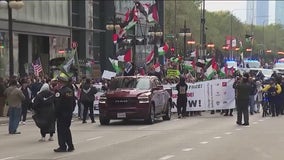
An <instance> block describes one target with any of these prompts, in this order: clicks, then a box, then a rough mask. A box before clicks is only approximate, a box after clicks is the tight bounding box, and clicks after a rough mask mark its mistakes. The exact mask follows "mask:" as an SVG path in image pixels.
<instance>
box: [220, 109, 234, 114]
mask: <svg viewBox="0 0 284 160" xmlns="http://www.w3.org/2000/svg"><path fill="white" fill-rule="evenodd" d="M229 111H230V113H229ZM233 111H234V109H224V113H225V115H228V114H230V115H233ZM222 112H223V111H222Z"/></svg>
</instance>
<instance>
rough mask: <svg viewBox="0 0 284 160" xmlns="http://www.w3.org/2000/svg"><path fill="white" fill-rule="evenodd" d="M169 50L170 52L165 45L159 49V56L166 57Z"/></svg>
mask: <svg viewBox="0 0 284 160" xmlns="http://www.w3.org/2000/svg"><path fill="white" fill-rule="evenodd" d="M168 50H169V46H168V44H165V45H164V46H162V47H159V48H158V53H159V56H163V55H165V54H166V53H167V52H168Z"/></svg>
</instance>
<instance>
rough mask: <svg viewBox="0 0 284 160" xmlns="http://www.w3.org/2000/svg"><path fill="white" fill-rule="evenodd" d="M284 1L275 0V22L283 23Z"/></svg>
mask: <svg viewBox="0 0 284 160" xmlns="http://www.w3.org/2000/svg"><path fill="white" fill-rule="evenodd" d="M283 8H284V1H275V23H278V24H281V25H284V10H283Z"/></svg>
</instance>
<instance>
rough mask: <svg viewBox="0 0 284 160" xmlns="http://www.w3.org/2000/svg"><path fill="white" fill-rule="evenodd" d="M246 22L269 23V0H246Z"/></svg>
mask: <svg viewBox="0 0 284 160" xmlns="http://www.w3.org/2000/svg"><path fill="white" fill-rule="evenodd" d="M246 23H247V24H254V25H267V24H268V23H269V0H256V1H249V0H248V1H247V20H246Z"/></svg>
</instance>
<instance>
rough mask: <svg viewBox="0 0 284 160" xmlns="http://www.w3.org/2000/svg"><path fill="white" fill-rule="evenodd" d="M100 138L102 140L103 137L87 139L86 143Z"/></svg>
mask: <svg viewBox="0 0 284 160" xmlns="http://www.w3.org/2000/svg"><path fill="white" fill-rule="evenodd" d="M100 138H103V137H102V136H99V137H94V138H89V139H87V141H93V140H96V139H100Z"/></svg>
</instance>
